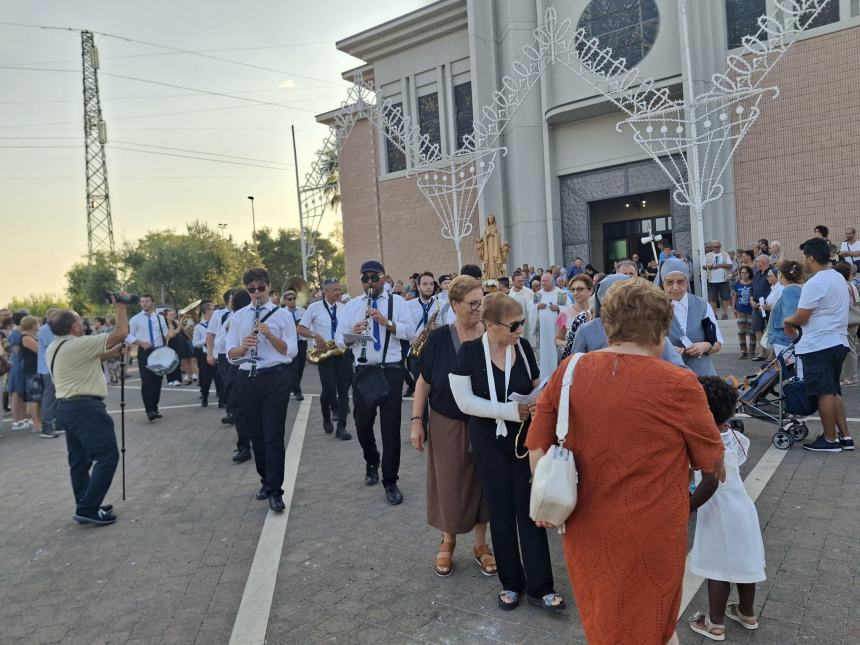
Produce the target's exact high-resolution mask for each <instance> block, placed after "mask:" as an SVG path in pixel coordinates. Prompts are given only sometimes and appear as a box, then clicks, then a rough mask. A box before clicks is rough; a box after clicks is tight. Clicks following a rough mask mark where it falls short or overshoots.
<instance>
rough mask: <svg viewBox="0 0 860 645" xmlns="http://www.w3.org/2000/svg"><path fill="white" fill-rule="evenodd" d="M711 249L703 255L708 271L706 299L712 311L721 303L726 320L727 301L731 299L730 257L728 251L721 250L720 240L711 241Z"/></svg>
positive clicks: (727, 312)
mask: <svg viewBox="0 0 860 645" xmlns="http://www.w3.org/2000/svg"><path fill="white" fill-rule="evenodd" d="M711 249H712V250H711V252H710V253H708V254H706V255H705V265H706V269H707V271H708V301H709V302H710V303H711V309H713V310H714V312H717V311H719V305H722V306H723V320H728V318H729V302H731V299H732V290H731V288H730V286H729V277H730V276H731V273H732V258H731V257H729V254H728V253H725V252H723V247H722V242H720V241H719V240H714V241H713V242H711Z"/></svg>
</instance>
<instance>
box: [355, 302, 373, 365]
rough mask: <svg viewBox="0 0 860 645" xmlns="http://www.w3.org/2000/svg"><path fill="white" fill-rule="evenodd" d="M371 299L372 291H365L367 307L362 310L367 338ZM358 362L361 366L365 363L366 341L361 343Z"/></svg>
mask: <svg viewBox="0 0 860 645" xmlns="http://www.w3.org/2000/svg"><path fill="white" fill-rule="evenodd" d="M372 299H373V289H372V288H368V289H367V305H366V306H365V308H364V319H365V320H366V321H367V328H366V329H365V330H364V335H365V336H367V334H368V332H369V331H370V308H371V302H372ZM358 362H359V363H362V364H364V363H366V362H367V341H366V340H363V341H361V355H360V356H359V357H358Z"/></svg>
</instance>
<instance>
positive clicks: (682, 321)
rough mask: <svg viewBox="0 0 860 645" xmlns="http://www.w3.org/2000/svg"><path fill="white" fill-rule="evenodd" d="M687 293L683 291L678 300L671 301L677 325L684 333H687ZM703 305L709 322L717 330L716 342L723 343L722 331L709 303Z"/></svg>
mask: <svg viewBox="0 0 860 645" xmlns="http://www.w3.org/2000/svg"><path fill="white" fill-rule="evenodd" d="M689 295H690V294H687V293H685V294H684V297H683V298H681V299H680V300H673V301H672V309H673V310H674V313H675V320H677V321H678V325H680V327H681V331H683V332H684V335H686V334H687V312H688V311H689V299H690V298H689ZM705 307H706V308H707V312H708V313H707V316H708V318H710V319H711V322H712V323H714V327H715V328H716V330H717V342H718V343H720V344H721V345H722V343H723V332H721V331H720V325H719V323H718V322H717V317H716V316H715V315H714V310H713V309H712V308H711V305H710V303H705Z"/></svg>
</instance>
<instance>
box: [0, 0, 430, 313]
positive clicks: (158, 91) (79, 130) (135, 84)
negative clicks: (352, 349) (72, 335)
mask: <svg viewBox="0 0 860 645" xmlns="http://www.w3.org/2000/svg"><path fill="white" fill-rule="evenodd" d="M429 3H430V2H429V0H398V2H397V3H393V2H384V3H383V2H373V1H371V0H360V1H359V2H356V1H347V0H329V1H328V2H319V3H315V2H297V1H296V0H255V2H244V3H239V2H234V1H227V0H207V1H206V2H199V1H197V2H193V1H191V0H170V1H167V0H150V1H149V2H131V1H129V0H113V1H108V0H75V2H68V0H39V1H38V2H14V1H13V0H0V6H2V8H3V11H2V12H0V21H5V22H10V23H25V24H31V25H46V26H57V27H71V28H74V29H76V30H77V29H88V30H90V31H93V32H104V33H105V34H111V35H112V36H120V37H123V38H126V39H131V40H132V41H144V42H146V43H150V44H143V43H142V42H130V41H129V40H124V39H123V38H116V37H109V36H104V35H98V34H97V35H96V44H97V46H98V48H99V53H100V57H101V69H100V73H101V76H100V79H99V84H100V90H101V99H102V111H103V116H104V119H105V121H106V122H107V125H108V138H109V143H108V147H107V161H108V176H109V182H110V192H111V203H112V211H113V224H114V235H115V237H116V240H117V242H118V243H121V242H122V240H133V239H136V238H139V237H140V236H142V235H144V234H145V233H146V232H147V231H149V230H153V229H164V228H174V229H176V230H181V229H183V227H184V223H185V222H187V221H192V220H195V219H199V220H204V221H206V222H209V223H210V224H211V226H212V227H213V228H214V227H216V226H217V225H218V224H226V225H227V226H226V231H227V232H228V233H229V234H231V235H232V236H233V237H234V238H237V239H250V237H251V216H250V208H249V201H248V199H247V196H248V195H254V196H255V206H256V219H257V227H258V228H261V227H263V226H269V227H272V228H277V227H282V226H283V227H297V226H298V213H297V210H296V199H295V179H294V176H293V163H292V149H291V143H290V125H295V127H296V138H297V140H298V153H299V169H300V171H302V170H306V168H307V166H308V165H309V164H310V162H311V160H312V156H313V153H314V151H315V150H316V149H317V147H318V146H319V144H320V143H321V142H322V140H323V139H324V138H325V136H326V128H325V127H323V126H321V125H318V124H316V123H315V121H314V115H315V114H318V113H320V112H324V111H327V110H329V109H332V108H334V107H336V106H337V105H338V104H339V103H340V102H341V100H343V98H344V97H345V94H346V91H347V84H346V83H345V82H344V81H342V80H341V78H340V74H341V72H343V71H344V70H346V69H349V68H351V67H353V66H355V65H357V64H359V62H358V61H357V60H356V59H353V58H352V57H350V56H347V55H345V54H343V53H340V52H338V51H337V50H336V49H335V47H334V43H335V41H336V40H339V39H341V38H344V37H346V36H349V35H351V34H354V33H356V32H359V31H362V30H363V29H366V28H368V27H371V26H373V25H376V24H378V23H380V22H383V21H385V20H389V19H391V18H394V17H396V16H398V15H401V14H403V13H406V12H408V11H411V10H413V9H416V8H419V7H421V6H424V5H427V4H429ZM157 45H161V46H166V47H172V48H178V49H183V50H190V51H194V52H200V53H204V54H206V56H211V57H218V58H225V59H230V60H232V61H238V62H240V63H243V64H242V65H239V64H234V63H230V62H224V61H219V60H214V59H212V58H205V57H202V56H197V55H190V54H183V53H178V52H175V51H171V50H170V49H165V48H164V47H159V46H157ZM80 48H81V41H80V33H79V32H78V31H62V30H45V29H30V28H26V27H20V26H13V25H3V24H0V240H2V242H0V244H2V247H0V248H2V251H0V258H2V269H0V305H2V304H5V303H6V301H7V300H8V299H9V298H11V297H13V296H23V295H26V294H29V293H45V292H49V293H50V292H53V293H56V294H61V293H62V292H63V288H64V286H65V280H64V273H65V271H66V270H67V269H68V267H69V266H70V265H71V264H72V263H74V262H76V261H78V260H80V259H81V258H82V257H83V256H85V254H86V250H87V234H86V230H87V229H86V204H85V186H86V182H85V175H84V151H83V125H82V123H83V117H82V95H81V72H80V70H81V58H80ZM10 68H12V69H10ZM21 68H25V69H21ZM260 68H266V69H260ZM63 70H65V71H63ZM122 77H132V78H122ZM133 79H135V80H133ZM145 81H149V82H145ZM196 90H205V91H206V92H215V93H222V94H231V95H236V96H239V97H244V98H245V99H251V101H248V100H240V99H236V98H230V97H225V96H218V95H213V94H205V93H201V92H199V91H196ZM260 102H263V103H278V104H283V105H266V104H263V103H260ZM212 153H215V154H212ZM187 157H196V158H194V159H189V158H187ZM200 157H204V158H205V159H206V160H204V159H200ZM216 159H217V160H218V161H213V160H216ZM224 162H230V163H224ZM326 220H327V221H324V222H323V224H322V229H323V230H328V229H330V228H331V225H332V224H333V219H332V216H331V215H330V214H329V215H327V216H326Z"/></svg>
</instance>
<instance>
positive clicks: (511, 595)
mask: <svg viewBox="0 0 860 645" xmlns="http://www.w3.org/2000/svg"><path fill="white" fill-rule="evenodd" d="M519 606H520V594H518V593H517V592H516V591H508V590H507V589H505V590H504V591H502V592H501V593H500V594H499V609H503V610H504V611H513V610H514V609H516V608H517V607H519Z"/></svg>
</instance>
